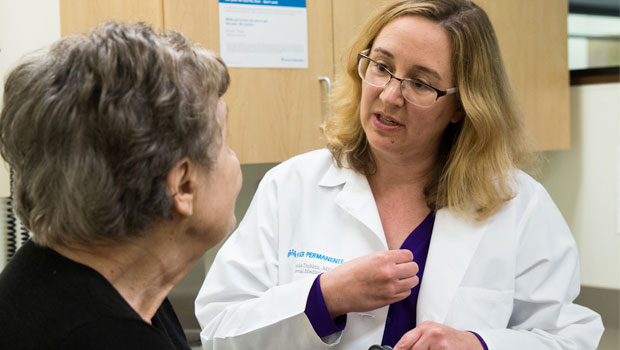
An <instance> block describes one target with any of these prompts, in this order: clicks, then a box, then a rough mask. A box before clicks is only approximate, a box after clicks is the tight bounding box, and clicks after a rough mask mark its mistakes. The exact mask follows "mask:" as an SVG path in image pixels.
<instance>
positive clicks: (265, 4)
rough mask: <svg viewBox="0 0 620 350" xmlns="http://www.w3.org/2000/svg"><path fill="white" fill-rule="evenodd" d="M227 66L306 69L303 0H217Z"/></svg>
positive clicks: (305, 28)
mask: <svg viewBox="0 0 620 350" xmlns="http://www.w3.org/2000/svg"><path fill="white" fill-rule="evenodd" d="M219 20H220V54H221V56H222V58H223V59H224V61H225V62H226V64H227V65H228V66H229V67H244V68H308V24H307V22H308V21H307V11H306V0H219Z"/></svg>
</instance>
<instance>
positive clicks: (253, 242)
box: [195, 176, 342, 350]
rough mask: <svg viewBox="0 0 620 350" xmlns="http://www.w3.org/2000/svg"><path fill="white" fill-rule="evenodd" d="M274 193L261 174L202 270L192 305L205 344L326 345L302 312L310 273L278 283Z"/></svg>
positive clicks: (235, 346)
mask: <svg viewBox="0 0 620 350" xmlns="http://www.w3.org/2000/svg"><path fill="white" fill-rule="evenodd" d="M277 196H278V193H277V187H276V184H275V183H274V182H273V181H268V179H267V176H266V177H265V179H264V180H263V181H262V182H261V184H260V185H259V188H258V190H257V192H256V194H255V196H254V199H253V200H252V203H251V204H250V207H249V209H248V211H247V213H246V215H245V217H244V219H243V221H242V223H241V224H240V226H239V228H238V229H237V230H236V231H235V232H234V233H233V234H232V235H231V237H230V238H229V239H228V241H227V242H226V243H225V244H224V245H223V246H222V248H221V249H220V251H219V252H218V254H217V256H216V258H215V261H214V263H213V265H212V266H211V269H210V270H209V273H208V274H207V277H206V279H205V281H204V283H203V285H202V288H201V289H200V292H199V293H198V297H197V299H196V305H195V306H196V317H197V319H198V321H199V323H200V326H201V328H202V331H201V334H200V336H201V340H202V344H203V348H204V349H262V350H269V349H328V348H329V344H326V343H324V342H323V340H321V338H319V337H318V335H317V334H316V333H315V331H314V329H313V328H312V325H311V324H310V321H309V320H308V318H307V317H306V314H305V312H304V311H305V307H306V301H307V297H308V293H309V291H310V288H311V286H312V283H313V282H314V278H313V277H312V278H310V277H309V278H303V279H299V280H295V281H293V282H291V283H287V284H282V285H280V283H279V269H278V266H279V253H278V251H279V250H278V234H279V233H278V204H277V199H278V198H277ZM341 333H342V332H340V334H341ZM339 340H340V336H339V335H338V336H335V337H334V336H332V337H329V342H330V343H331V344H335V343H338V342H339Z"/></svg>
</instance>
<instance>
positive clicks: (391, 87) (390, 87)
mask: <svg viewBox="0 0 620 350" xmlns="http://www.w3.org/2000/svg"><path fill="white" fill-rule="evenodd" d="M379 98H381V101H383V102H384V103H387V104H392V105H395V106H399V107H401V106H403V105H404V104H405V99H404V98H403V94H402V92H401V90H400V81H398V80H397V79H394V78H392V79H391V80H390V81H389V82H388V84H387V85H386V86H385V87H384V88H383V91H382V92H381V94H380V95H379Z"/></svg>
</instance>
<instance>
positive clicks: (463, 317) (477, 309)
mask: <svg viewBox="0 0 620 350" xmlns="http://www.w3.org/2000/svg"><path fill="white" fill-rule="evenodd" d="M512 306H513V291H512V290H492V289H484V288H476V287H460V288H458V289H457V291H456V293H455V295H454V299H452V304H451V306H450V309H449V310H448V314H447V315H446V320H445V322H444V323H445V325H447V326H450V327H453V328H456V329H460V330H472V329H498V328H506V326H507V325H508V321H509V319H510V315H511V313H512Z"/></svg>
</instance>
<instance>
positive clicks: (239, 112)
mask: <svg viewBox="0 0 620 350" xmlns="http://www.w3.org/2000/svg"><path fill="white" fill-rule="evenodd" d="M306 4H307V16H308V60H309V67H308V69H264V68H231V69H230V73H231V79H232V82H231V86H230V88H229V90H228V92H227V93H226V95H225V96H224V99H225V100H226V102H227V103H228V106H229V109H230V114H229V123H230V135H229V144H230V146H231V148H232V149H233V150H235V152H236V153H237V156H238V157H239V159H240V161H241V162H242V163H245V164H248V163H267V162H280V161H283V160H285V159H288V158H290V157H292V156H294V155H297V154H299V153H302V152H306V151H309V150H313V149H317V148H321V147H324V146H325V142H324V140H323V139H322V137H321V133H320V129H319V126H320V124H321V123H322V121H323V120H324V118H326V117H327V113H326V110H327V108H326V106H325V95H326V90H325V87H324V86H323V85H321V83H319V81H318V77H319V76H329V77H330V78H333V53H332V47H333V44H332V24H331V23H332V22H331V20H330V19H331V17H332V7H331V6H332V5H331V1H330V0H320V1H312V0H311V1H307V3H306ZM218 12H219V10H218V1H217V0H207V1H205V0H185V1H174V0H164V23H165V27H166V29H175V30H179V31H181V32H183V33H185V34H186V35H187V36H189V37H190V38H191V39H193V40H195V41H198V42H200V43H202V44H203V45H204V46H205V47H206V48H209V49H212V50H214V51H218V52H219V20H218Z"/></svg>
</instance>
